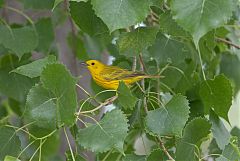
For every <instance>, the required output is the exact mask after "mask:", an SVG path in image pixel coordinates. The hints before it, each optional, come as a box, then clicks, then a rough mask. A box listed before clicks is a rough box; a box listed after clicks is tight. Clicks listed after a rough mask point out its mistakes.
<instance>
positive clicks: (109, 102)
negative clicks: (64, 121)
mask: <svg viewBox="0 0 240 161" xmlns="http://www.w3.org/2000/svg"><path fill="white" fill-rule="evenodd" d="M117 98H118V96H117V95H115V96H113V97H111V98H108V99H106V100H105V101H104V102H103V103H101V104H100V105H99V106H97V107H96V108H94V109H92V110H89V111H82V112H80V111H79V112H80V113H81V114H85V113H92V112H94V111H97V110H99V109H100V108H102V107H104V106H107V105H109V104H112V103H113V102H114V101H115V100H116V99H117ZM77 115H79V113H77Z"/></svg>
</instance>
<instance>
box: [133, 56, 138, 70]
mask: <svg viewBox="0 0 240 161" xmlns="http://www.w3.org/2000/svg"><path fill="white" fill-rule="evenodd" d="M136 67H137V57H136V56H134V57H133V64H132V71H134V72H135V71H136Z"/></svg>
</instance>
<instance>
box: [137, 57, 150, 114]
mask: <svg viewBox="0 0 240 161" xmlns="http://www.w3.org/2000/svg"><path fill="white" fill-rule="evenodd" d="M140 57H141V54H140V56H139V58H140ZM140 69H141V71H144V63H143V61H140ZM141 86H142V90H143V91H144V93H145V80H144V79H142V80H141ZM143 107H144V111H145V112H146V113H147V112H148V108H147V98H146V96H144V98H143Z"/></svg>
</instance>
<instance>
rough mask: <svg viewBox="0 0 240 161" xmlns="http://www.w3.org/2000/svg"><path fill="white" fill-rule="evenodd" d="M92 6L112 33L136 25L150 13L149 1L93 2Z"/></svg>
mask: <svg viewBox="0 0 240 161" xmlns="http://www.w3.org/2000/svg"><path fill="white" fill-rule="evenodd" d="M92 5H93V9H94V10H95V12H96V15H97V16H98V17H100V18H101V19H102V20H103V22H105V24H106V25H107V26H108V28H109V30H110V31H111V32H113V31H114V30H116V29H121V28H127V27H129V26H131V25H135V24H137V23H139V22H141V21H143V20H144V19H145V18H146V17H147V15H148V13H149V1H148V0H138V1H136V0H122V1H119V0H92Z"/></svg>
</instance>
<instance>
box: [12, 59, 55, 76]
mask: <svg viewBox="0 0 240 161" xmlns="http://www.w3.org/2000/svg"><path fill="white" fill-rule="evenodd" d="M54 62H56V57H55V56H53V55H49V56H48V57H45V58H43V59H38V60H36V61H34V62H32V63H29V64H26V65H22V66H20V67H18V68H16V69H14V70H13V71H12V72H15V73H18V74H21V75H24V76H27V77H30V78H34V77H39V76H40V75H41V73H42V71H43V68H44V67H45V66H46V65H47V64H51V63H54Z"/></svg>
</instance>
